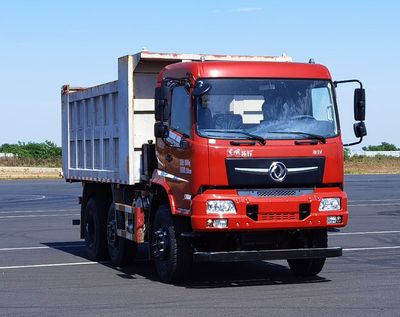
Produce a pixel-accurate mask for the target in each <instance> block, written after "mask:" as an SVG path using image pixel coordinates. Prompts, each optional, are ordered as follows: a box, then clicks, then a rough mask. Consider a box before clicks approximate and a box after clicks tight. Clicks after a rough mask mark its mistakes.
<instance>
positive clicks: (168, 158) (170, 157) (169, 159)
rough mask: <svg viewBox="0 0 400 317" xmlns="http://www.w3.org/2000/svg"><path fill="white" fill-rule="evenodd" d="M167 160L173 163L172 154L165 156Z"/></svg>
mask: <svg viewBox="0 0 400 317" xmlns="http://www.w3.org/2000/svg"><path fill="white" fill-rule="evenodd" d="M165 159H166V160H167V162H168V163H171V162H172V156H171V155H170V154H167V155H166V156H165Z"/></svg>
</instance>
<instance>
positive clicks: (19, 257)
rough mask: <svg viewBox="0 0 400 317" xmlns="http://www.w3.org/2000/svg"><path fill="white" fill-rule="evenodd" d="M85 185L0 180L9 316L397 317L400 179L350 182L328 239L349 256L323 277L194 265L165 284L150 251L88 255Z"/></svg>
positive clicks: (264, 265) (2, 307) (1, 280)
mask: <svg viewBox="0 0 400 317" xmlns="http://www.w3.org/2000/svg"><path fill="white" fill-rule="evenodd" d="M81 189H82V187H81V184H79V183H73V184H69V183H65V182H64V181H43V180H41V181H1V182H0V315H1V316H70V315H81V316H111V315H113V316H230V317H231V316H278V315H279V316H339V315H340V316H399V315H400V295H399V294H400V293H399V289H400V175H369V176H367V175H359V176H347V177H346V191H347V193H348V196H349V211H350V223H349V225H348V226H347V227H346V228H343V229H341V230H336V231H333V232H330V233H329V244H330V246H341V247H343V248H344V251H343V253H344V254H343V256H342V257H340V258H333V259H328V260H327V264H326V265H325V267H324V269H323V271H322V272H321V274H320V275H319V276H318V277H316V278H298V277H295V276H294V275H292V274H291V272H290V270H289V269H288V267H287V265H286V262H285V261H273V262H249V263H226V264H202V265H196V266H195V267H194V271H193V274H192V276H191V277H190V280H189V281H187V283H185V284H184V285H178V286H176V285H165V284H162V283H160V282H158V281H157V277H156V273H155V271H154V269H153V266H152V265H151V263H149V262H148V261H147V260H146V247H143V248H141V249H140V254H139V258H138V259H137V260H136V261H135V262H134V263H133V264H132V265H131V266H128V267H126V268H123V269H117V268H114V267H112V266H111V265H110V264H109V263H107V262H104V263H96V262H91V261H89V260H88V259H87V258H86V255H85V248H84V242H83V241H82V240H80V239H79V227H78V226H72V225H71V222H72V219H77V218H79V205H78V203H77V202H78V196H79V195H81Z"/></svg>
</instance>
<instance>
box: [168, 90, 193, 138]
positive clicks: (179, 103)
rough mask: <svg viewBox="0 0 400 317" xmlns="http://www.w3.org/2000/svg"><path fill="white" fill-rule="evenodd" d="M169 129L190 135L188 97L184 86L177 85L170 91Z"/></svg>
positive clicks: (190, 122) (190, 123)
mask: <svg viewBox="0 0 400 317" xmlns="http://www.w3.org/2000/svg"><path fill="white" fill-rule="evenodd" d="M171 106H172V107H171V121H170V127H171V129H174V130H177V131H179V132H181V133H184V134H186V135H188V136H191V126H192V120H191V112H190V97H189V94H188V93H187V91H186V89H185V87H183V86H177V87H175V88H174V90H173V91H172V103H171Z"/></svg>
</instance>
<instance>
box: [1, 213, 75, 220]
mask: <svg viewBox="0 0 400 317" xmlns="http://www.w3.org/2000/svg"><path fill="white" fill-rule="evenodd" d="M66 216H80V214H62V215H53V214H52V215H24V216H0V219H10V218H38V217H66Z"/></svg>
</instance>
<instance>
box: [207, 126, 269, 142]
mask: <svg viewBox="0 0 400 317" xmlns="http://www.w3.org/2000/svg"><path fill="white" fill-rule="evenodd" d="M202 131H204V132H221V133H241V134H243V135H245V136H247V137H248V139H249V140H255V141H258V142H260V143H261V144H262V145H265V139H264V138H263V137H262V136H259V135H256V134H252V133H249V132H246V131H242V130H222V129H221V130H220V129H204V130H202Z"/></svg>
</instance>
